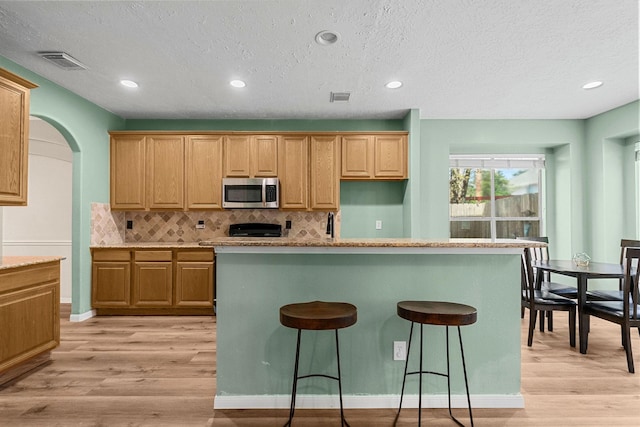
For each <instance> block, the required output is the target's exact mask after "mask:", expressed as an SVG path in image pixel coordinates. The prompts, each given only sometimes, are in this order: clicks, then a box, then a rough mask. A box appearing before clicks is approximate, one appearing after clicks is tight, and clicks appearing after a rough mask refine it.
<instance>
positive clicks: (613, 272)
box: [531, 259, 624, 354]
mask: <svg viewBox="0 0 640 427" xmlns="http://www.w3.org/2000/svg"><path fill="white" fill-rule="evenodd" d="M531 266H532V267H533V268H535V269H536V270H538V271H539V272H550V273H557V274H561V275H563V276H570V277H575V278H576V280H577V282H578V287H577V291H578V331H579V333H578V337H579V339H580V353H582V354H586V352H587V342H586V340H583V339H582V337H583V336H585V335H583V333H584V328H586V327H587V325H585V324H583V322H582V316H580V314H581V313H582V309H583V307H584V306H585V304H586V302H587V281H588V280H589V279H621V278H623V277H624V268H623V266H622V265H620V264H612V263H605V262H589V263H588V264H587V265H578V264H576V262H574V261H573V260H556V259H551V260H532V262H531ZM542 276H543V274H536V288H537V289H540V286H541V283H542Z"/></svg>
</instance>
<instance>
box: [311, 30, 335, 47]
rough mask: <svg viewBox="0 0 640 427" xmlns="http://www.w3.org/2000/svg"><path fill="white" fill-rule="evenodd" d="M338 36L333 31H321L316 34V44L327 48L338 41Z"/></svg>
mask: <svg viewBox="0 0 640 427" xmlns="http://www.w3.org/2000/svg"><path fill="white" fill-rule="evenodd" d="M339 37H340V35H339V34H338V33H335V32H333V31H327V30H323V31H320V32H319V33H318V34H316V43H318V44H321V45H324V46H327V45H330V44H334V43H335V42H337V41H338V38H339Z"/></svg>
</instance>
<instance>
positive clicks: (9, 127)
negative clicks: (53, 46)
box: [0, 68, 37, 206]
mask: <svg viewBox="0 0 640 427" xmlns="http://www.w3.org/2000/svg"><path fill="white" fill-rule="evenodd" d="M36 87H37V85H35V84H33V83H31V82H29V81H27V80H25V79H23V78H21V77H19V76H17V75H15V74H13V73H11V72H9V71H7V70H5V69H3V68H0V153H2V155H0V206H11V205H14V206H25V205H26V204H27V184H28V162H29V101H30V91H31V89H33V88H36Z"/></svg>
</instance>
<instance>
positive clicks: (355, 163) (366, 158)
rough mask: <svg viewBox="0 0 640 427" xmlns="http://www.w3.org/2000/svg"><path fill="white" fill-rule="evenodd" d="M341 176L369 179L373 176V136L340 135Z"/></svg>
mask: <svg viewBox="0 0 640 427" xmlns="http://www.w3.org/2000/svg"><path fill="white" fill-rule="evenodd" d="M341 163H342V174H341V175H342V178H343V179H344V178H363V179H369V178H371V177H372V176H373V136H371V135H349V136H344V137H342V162H341Z"/></svg>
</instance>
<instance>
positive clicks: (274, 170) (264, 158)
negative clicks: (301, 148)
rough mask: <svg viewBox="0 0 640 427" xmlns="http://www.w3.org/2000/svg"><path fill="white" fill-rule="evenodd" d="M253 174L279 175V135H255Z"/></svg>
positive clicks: (257, 175) (252, 144) (258, 175)
mask: <svg viewBox="0 0 640 427" xmlns="http://www.w3.org/2000/svg"><path fill="white" fill-rule="evenodd" d="M251 176H252V177H277V176H278V137H277V136H275V135H255V136H253V137H252V139H251Z"/></svg>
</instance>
